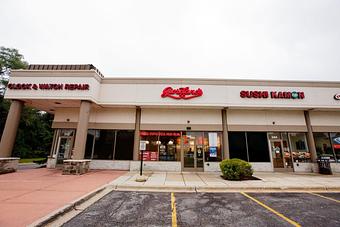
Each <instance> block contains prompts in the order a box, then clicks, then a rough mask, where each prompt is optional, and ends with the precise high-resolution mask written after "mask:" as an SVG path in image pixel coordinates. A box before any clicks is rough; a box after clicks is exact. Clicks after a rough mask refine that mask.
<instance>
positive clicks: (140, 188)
mask: <svg viewBox="0 0 340 227" xmlns="http://www.w3.org/2000/svg"><path fill="white" fill-rule="evenodd" d="M109 187H112V188H113V190H114V191H155V192H240V191H245V192H311V191H318V192H320V191H321V192H340V187H319V186H316V187H296V186H295V187H289V186H287V187H279V186H278V187H230V186H229V187H221V186H216V187H209V186H166V185H155V186H140V185H110V186H109Z"/></svg>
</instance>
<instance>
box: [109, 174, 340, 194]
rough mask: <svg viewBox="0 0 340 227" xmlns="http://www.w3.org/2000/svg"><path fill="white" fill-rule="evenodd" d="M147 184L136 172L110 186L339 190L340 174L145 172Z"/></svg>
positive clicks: (219, 189) (226, 189) (121, 187)
mask: <svg viewBox="0 0 340 227" xmlns="http://www.w3.org/2000/svg"><path fill="white" fill-rule="evenodd" d="M145 175H146V176H147V181H146V182H136V181H135V180H136V178H137V177H138V176H139V174H138V173H136V172H128V173H126V174H124V175H123V176H121V177H119V178H117V179H116V180H114V181H112V182H111V183H110V186H111V187H113V188H114V189H115V190H133V191H188V192H194V191H196V192H231V191H240V190H242V191H340V174H336V175H320V174H315V173H314V174H313V173H304V174H302V173H268V172H256V173H254V176H255V177H257V178H260V180H246V181H227V180H224V179H222V178H221V177H220V173H190V172H183V173H171V172H146V173H145Z"/></svg>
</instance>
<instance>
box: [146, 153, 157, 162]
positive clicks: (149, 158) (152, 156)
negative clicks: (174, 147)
mask: <svg viewBox="0 0 340 227" xmlns="http://www.w3.org/2000/svg"><path fill="white" fill-rule="evenodd" d="M143 161H158V152H157V151H143Z"/></svg>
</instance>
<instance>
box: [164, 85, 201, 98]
mask: <svg viewBox="0 0 340 227" xmlns="http://www.w3.org/2000/svg"><path fill="white" fill-rule="evenodd" d="M202 95H203V91H202V89H201V88H198V89H196V90H193V89H189V87H181V88H178V89H173V88H172V87H166V88H164V90H163V92H162V95H161V97H162V98H166V97H169V98H173V99H192V98H195V97H199V96H202Z"/></svg>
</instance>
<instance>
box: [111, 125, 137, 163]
mask: <svg viewBox="0 0 340 227" xmlns="http://www.w3.org/2000/svg"><path fill="white" fill-rule="evenodd" d="M116 133H117V135H116V147H115V149H114V159H115V160H132V159H133V140H134V135H135V133H134V131H133V130H119V131H116Z"/></svg>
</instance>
